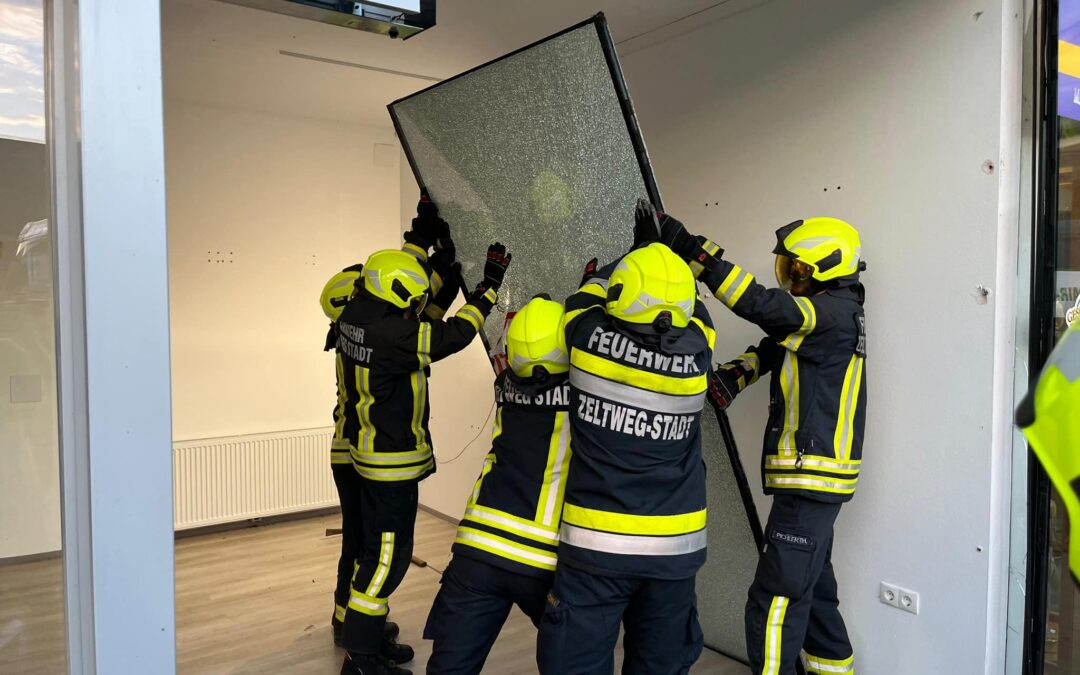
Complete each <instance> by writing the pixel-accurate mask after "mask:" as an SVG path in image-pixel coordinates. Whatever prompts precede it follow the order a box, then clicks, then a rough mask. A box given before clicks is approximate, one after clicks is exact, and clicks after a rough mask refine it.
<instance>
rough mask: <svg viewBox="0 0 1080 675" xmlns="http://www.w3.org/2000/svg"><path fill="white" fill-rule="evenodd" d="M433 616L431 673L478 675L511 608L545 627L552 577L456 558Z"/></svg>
mask: <svg viewBox="0 0 1080 675" xmlns="http://www.w3.org/2000/svg"><path fill="white" fill-rule="evenodd" d="M440 583H441V584H442V585H441V587H440V588H439V593H438V595H436V596H435V603H434V604H433V605H432V606H431V612H430V613H429V614H428V620H427V626H426V627H425V628H424V639H425V640H432V641H433V642H432V645H431V658H430V659H428V664H427V672H428V675H474V674H475V673H479V672H480V670H481V669H482V668H483V667H484V662H485V661H486V660H487V657H488V653H489V652H490V651H491V647H492V646H493V645H494V644H495V638H497V637H498V636H499V631H501V630H502V627H503V624H504V623H505V622H506V619H507V617H508V616H510V610H511V609H512V608H513V607H514V605H517V606H518V607H520V608H521V611H522V612H524V613H525V615H526V616H528V617H529V618H530V619H532V622H533V624H534V625H540V617H541V616H542V615H543V613H544V603H545V600H546V598H547V593H548V590H549V589H550V588H551V574H550V573H549V574H545V575H544V576H539V577H533V576H527V575H525V574H518V573H516V572H511V571H509V570H506V569H503V568H502V567H496V566H495V565H490V564H488V563H486V562H483V561H480V560H476V559H474V558H470V557H468V556H462V555H455V556H454V558H453V560H451V561H450V564H449V565H448V566H447V568H446V572H444V573H443V576H442V581H441V582H440Z"/></svg>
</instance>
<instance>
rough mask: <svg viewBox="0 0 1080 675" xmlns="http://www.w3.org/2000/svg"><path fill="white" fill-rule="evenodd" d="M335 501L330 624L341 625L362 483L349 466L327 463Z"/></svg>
mask: <svg viewBox="0 0 1080 675" xmlns="http://www.w3.org/2000/svg"><path fill="white" fill-rule="evenodd" d="M330 467H331V470H332V471H333V472H334V485H335V486H336V487H337V493H338V502H339V503H340V504H341V555H340V557H338V565H337V584H336V585H335V586H334V623H338V624H340V623H344V621H345V607H346V606H347V605H348V604H349V586H350V585H351V584H352V577H353V572H354V571H355V570H356V559H357V558H359V557H360V548H361V544H360V484H361V483H362V482H363V480H362V479H361V478H360V474H358V473H356V469H354V468H353V465H352V464H351V463H350V464H331V465H330Z"/></svg>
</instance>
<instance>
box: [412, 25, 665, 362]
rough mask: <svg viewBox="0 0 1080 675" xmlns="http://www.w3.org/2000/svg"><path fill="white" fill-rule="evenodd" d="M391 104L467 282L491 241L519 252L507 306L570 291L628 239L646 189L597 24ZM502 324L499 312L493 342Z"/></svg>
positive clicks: (505, 292) (473, 279)
mask: <svg viewBox="0 0 1080 675" xmlns="http://www.w3.org/2000/svg"><path fill="white" fill-rule="evenodd" d="M391 108H392V110H393V112H394V114H395V115H396V117H397V121H398V124H399V128H400V131H401V134H402V140H403V142H405V143H406V144H407V145H408V147H409V149H410V151H411V154H412V157H413V161H414V162H415V165H416V168H417V169H418V171H419V173H420V177H421V178H422V180H423V183H424V184H425V186H426V187H427V188H428V190H429V191H430V192H431V196H432V199H433V200H434V201H435V203H436V204H437V205H438V206H439V211H440V215H442V216H443V218H445V219H446V221H447V222H448V223H450V228H451V233H452V236H453V238H454V241H455V243H456V244H457V248H458V259H459V260H460V261H461V263H462V266H463V269H464V275H465V280H466V282H467V284H468V286H469V288H472V287H473V286H474V285H475V284H476V283H477V282H478V281H479V280H480V278H481V276H482V273H483V260H484V256H485V254H486V252H487V247H488V244H490V243H491V242H493V241H496V240H498V241H501V242H502V243H504V244H506V245H507V247H508V249H509V250H510V252H511V253H513V255H514V260H513V263H512V264H511V266H510V270H509V272H508V274H507V277H506V282H505V283H504V285H503V288H502V291H501V292H500V293H499V305H500V308H501V309H502V310H503V311H507V310H510V311H513V310H517V309H519V308H520V307H521V306H522V305H524V304H525V303H526V302H528V300H529V299H530V298H531V297H532V296H533V295H535V294H536V293H540V292H546V293H549V294H550V295H551V297H552V298H553V299H555V300H560V301H561V300H563V299H565V298H566V296H567V295H569V294H571V293H572V292H573V291H575V290H576V287H577V284H578V282H579V281H580V280H581V271H582V267H583V266H584V264H585V263H586V261H588V259H590V258H592V257H597V258H599V259H600V263H601V264H604V263H605V262H609V261H611V260H613V259H614V258H616V257H618V256H620V255H622V254H624V253H626V251H627V250H628V249H629V248H630V243H631V239H632V227H633V215H634V203H635V201H636V200H637V199H638V198H639V197H647V196H648V195H647V193H646V189H645V182H644V180H643V179H642V176H641V168H640V166H639V165H638V162H637V159H636V157H635V154H634V147H633V144H632V142H631V139H630V134H629V131H628V130H627V125H626V119H625V118H624V117H623V113H622V110H621V108H620V106H619V100H618V98H617V96H616V92H615V86H614V84H613V82H612V76H611V72H610V70H609V69H608V64H607V60H606V58H605V56H604V53H603V51H602V48H601V43H600V39H599V36H598V34H597V30H596V27H595V26H594V25H593V24H587V25H585V26H582V27H581V28H578V29H575V30H573V31H570V32H568V33H565V34H563V35H561V36H558V37H555V38H553V39H551V40H548V41H546V42H543V43H541V44H538V45H536V46H534V47H531V48H529V49H527V50H525V51H522V52H519V53H517V54H514V55H512V56H509V57H507V58H504V59H502V60H500V61H497V62H495V63H492V64H490V65H487V66H484V67H482V68H480V69H478V70H475V71H473V72H471V73H468V74H466V75H463V76H461V77H459V78H456V79H453V80H450V81H447V82H444V83H442V84H439V85H437V86H435V87H434V88H432V89H429V90H427V91H425V92H421V93H420V94H417V95H415V96H412V97H410V98H407V99H404V100H402V101H399V102H397V103H394V104H393V105H392V106H391ZM502 327H503V320H502V317H501V316H500V315H498V314H493V315H492V318H491V320H490V321H488V323H487V326H486V328H485V330H486V331H487V334H488V339H489V344H494V343H495V342H496V337H497V336H498V334H499V333H500V332H501V330H502Z"/></svg>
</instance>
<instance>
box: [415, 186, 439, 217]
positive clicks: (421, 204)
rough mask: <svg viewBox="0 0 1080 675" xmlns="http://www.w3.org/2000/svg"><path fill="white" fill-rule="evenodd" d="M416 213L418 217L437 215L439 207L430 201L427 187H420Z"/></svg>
mask: <svg viewBox="0 0 1080 675" xmlns="http://www.w3.org/2000/svg"><path fill="white" fill-rule="evenodd" d="M416 215H417V216H418V217H420V218H438V217H439V207H438V206H435V202H433V201H431V195H429V194H428V191H427V188H420V201H418V202H416Z"/></svg>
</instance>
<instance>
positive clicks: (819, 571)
mask: <svg viewBox="0 0 1080 675" xmlns="http://www.w3.org/2000/svg"><path fill="white" fill-rule="evenodd" d="M839 513H840V505H839V504H828V503H825V502H819V501H816V500H813V499H807V498H805V497H797V496H794V495H776V496H775V497H773V506H772V511H771V512H770V513H769V522H768V525H767V526H766V528H765V544H764V546H763V550H762V552H761V554H760V556H759V557H758V565H757V572H756V574H755V575H754V582H753V584H752V585H751V586H750V592H749V594H748V598H747V602H746V649H747V655H748V656H749V658H750V672H751V673H754V675H759V674H760V675H795V673H796V663H797V662H798V660H799V658H800V654H802V658H803V660H804V664H805V666H806V672H807V673H808V674H810V675H814V674H822V673H829V674H830V675H833V674H836V673H854V672H855V657H854V654H853V652H852V649H851V642H850V641H849V640H848V635H847V629H846V628H845V626H844V619H843V617H841V616H840V601H839V600H838V598H837V587H836V576H835V575H834V574H833V567H832V543H833V524H834V523H835V522H836V516H837V515H838V514H839Z"/></svg>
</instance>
